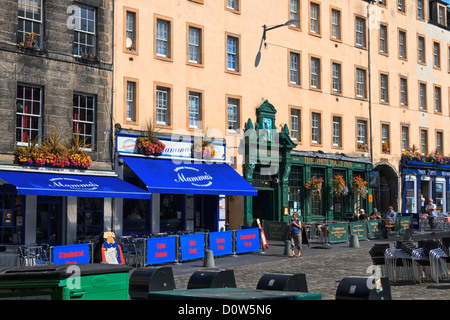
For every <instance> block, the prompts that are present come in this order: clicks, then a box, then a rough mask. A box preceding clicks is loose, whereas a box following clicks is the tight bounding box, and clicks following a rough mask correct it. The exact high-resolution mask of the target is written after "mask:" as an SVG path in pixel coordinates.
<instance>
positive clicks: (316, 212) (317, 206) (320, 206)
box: [311, 168, 326, 216]
mask: <svg viewBox="0 0 450 320" xmlns="http://www.w3.org/2000/svg"><path fill="white" fill-rule="evenodd" d="M311 177H316V178H322V179H323V180H324V181H325V169H322V168H311ZM324 185H325V183H323V184H322V190H321V192H320V194H321V197H314V198H312V197H311V215H312V216H322V215H324V200H325V198H324V197H326V195H325V192H324V187H325V186H324Z"/></svg>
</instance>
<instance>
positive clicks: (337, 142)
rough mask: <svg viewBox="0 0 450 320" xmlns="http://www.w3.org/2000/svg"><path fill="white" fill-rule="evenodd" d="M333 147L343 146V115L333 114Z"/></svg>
mask: <svg viewBox="0 0 450 320" xmlns="http://www.w3.org/2000/svg"><path fill="white" fill-rule="evenodd" d="M333 147H338V148H340V147H342V117H338V116H333Z"/></svg>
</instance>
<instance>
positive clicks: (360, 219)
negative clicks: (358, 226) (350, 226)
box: [358, 209, 367, 221]
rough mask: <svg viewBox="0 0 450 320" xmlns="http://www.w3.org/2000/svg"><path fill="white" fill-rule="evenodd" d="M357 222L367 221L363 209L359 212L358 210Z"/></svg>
mask: <svg viewBox="0 0 450 320" xmlns="http://www.w3.org/2000/svg"><path fill="white" fill-rule="evenodd" d="M358 220H359V221H365V220H367V215H366V212H365V211H364V209H360V210H359V216H358Z"/></svg>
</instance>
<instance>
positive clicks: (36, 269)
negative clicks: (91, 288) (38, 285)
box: [0, 263, 131, 280]
mask: <svg viewBox="0 0 450 320" xmlns="http://www.w3.org/2000/svg"><path fill="white" fill-rule="evenodd" d="M70 266H71V265H65V264H64V265H47V266H29V267H28V266H21V267H15V268H5V269H0V280H14V279H30V278H39V279H41V278H59V279H65V278H68V277H70V276H71V275H73V271H72V270H68V268H69V267H70ZM72 266H73V265H72ZM76 266H77V267H79V268H80V269H79V270H80V271H79V272H80V276H88V275H96V274H109V273H123V272H129V271H130V270H131V267H130V266H127V265H115V264H105V263H93V264H79V265H76Z"/></svg>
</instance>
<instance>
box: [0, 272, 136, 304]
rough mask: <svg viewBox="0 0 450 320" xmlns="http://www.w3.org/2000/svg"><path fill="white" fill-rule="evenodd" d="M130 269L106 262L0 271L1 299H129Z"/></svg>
mask: <svg viewBox="0 0 450 320" xmlns="http://www.w3.org/2000/svg"><path fill="white" fill-rule="evenodd" d="M130 270H131V267H129V266H126V265H112V264H103V263H94V264H80V265H47V266H31V267H13V268H4V269H0V300H5V299H8V300H128V299H129V296H128V291H129V272H130Z"/></svg>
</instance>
